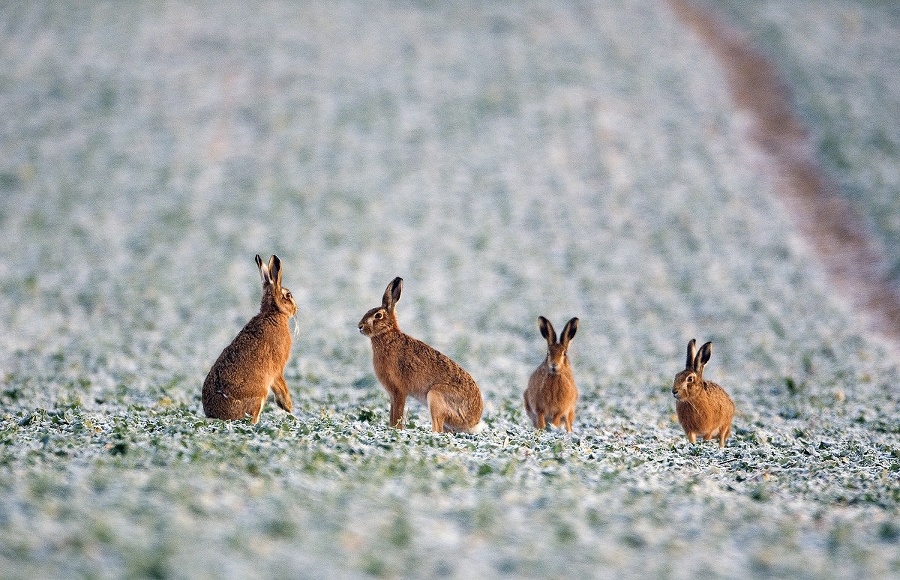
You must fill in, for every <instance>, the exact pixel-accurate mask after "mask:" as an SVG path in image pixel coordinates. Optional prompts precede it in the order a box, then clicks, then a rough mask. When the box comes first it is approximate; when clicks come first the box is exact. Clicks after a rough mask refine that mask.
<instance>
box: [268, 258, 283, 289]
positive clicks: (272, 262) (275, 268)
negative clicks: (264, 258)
mask: <svg viewBox="0 0 900 580" xmlns="http://www.w3.org/2000/svg"><path fill="white" fill-rule="evenodd" d="M269 275H270V276H271V277H272V280H273V281H274V282H275V285H276V286H279V287H280V286H281V260H280V259H279V258H278V256H276V255H275V254H272V257H271V258H269Z"/></svg>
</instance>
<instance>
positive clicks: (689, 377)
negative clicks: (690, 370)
mask: <svg viewBox="0 0 900 580" xmlns="http://www.w3.org/2000/svg"><path fill="white" fill-rule="evenodd" d="M687 382H688V383H693V382H694V375H688V378H687Z"/></svg>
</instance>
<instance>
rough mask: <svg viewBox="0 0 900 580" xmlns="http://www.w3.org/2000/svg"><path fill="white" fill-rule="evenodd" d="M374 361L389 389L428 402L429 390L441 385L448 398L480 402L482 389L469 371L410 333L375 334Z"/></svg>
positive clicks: (376, 371)
mask: <svg viewBox="0 0 900 580" xmlns="http://www.w3.org/2000/svg"><path fill="white" fill-rule="evenodd" d="M372 362H373V366H374V367H375V375H376V376H377V377H378V380H379V381H381V384H382V385H384V386H385V388H386V389H388V390H398V391H401V392H404V393H406V394H407V395H409V396H411V397H414V398H416V399H418V400H420V401H423V402H425V400H426V398H427V396H428V391H429V390H431V388H432V387H433V386H434V385H436V384H441V385H442V394H443V395H444V397H445V398H449V399H452V400H454V401H455V400H457V399H459V400H460V401H462V400H469V399H474V398H477V399H478V401H479V404H480V401H481V391H480V390H479V389H478V385H477V384H476V383H475V379H473V378H472V376H471V375H470V374H469V373H467V372H466V371H465V370H464V369H463V368H462V367H461V366H459V365H458V364H456V363H455V362H454V361H453V360H451V359H450V357H448V356H446V355H445V354H442V353H440V352H438V351H437V350H435V349H434V348H432V347H430V346H428V345H427V344H425V343H424V342H422V341H421V340H418V339H415V338H413V337H411V336H409V335H406V334H403V333H396V334H393V333H392V334H391V336H388V337H385V336H383V335H382V336H376V337H373V338H372ZM448 402H450V401H449V400H448Z"/></svg>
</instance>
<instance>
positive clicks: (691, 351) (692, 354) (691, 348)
mask: <svg viewBox="0 0 900 580" xmlns="http://www.w3.org/2000/svg"><path fill="white" fill-rule="evenodd" d="M696 358H697V340H696V339H694V338H692V339H691V340H690V342H688V347H687V362H686V363H684V368H686V369H692V368H694V360H695V359H696Z"/></svg>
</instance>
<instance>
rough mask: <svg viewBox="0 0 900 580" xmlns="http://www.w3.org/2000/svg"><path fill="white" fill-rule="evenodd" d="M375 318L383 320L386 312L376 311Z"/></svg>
mask: <svg viewBox="0 0 900 580" xmlns="http://www.w3.org/2000/svg"><path fill="white" fill-rule="evenodd" d="M374 318H375V320H381V319H382V318H384V313H383V312H376V313H375V317H374Z"/></svg>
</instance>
